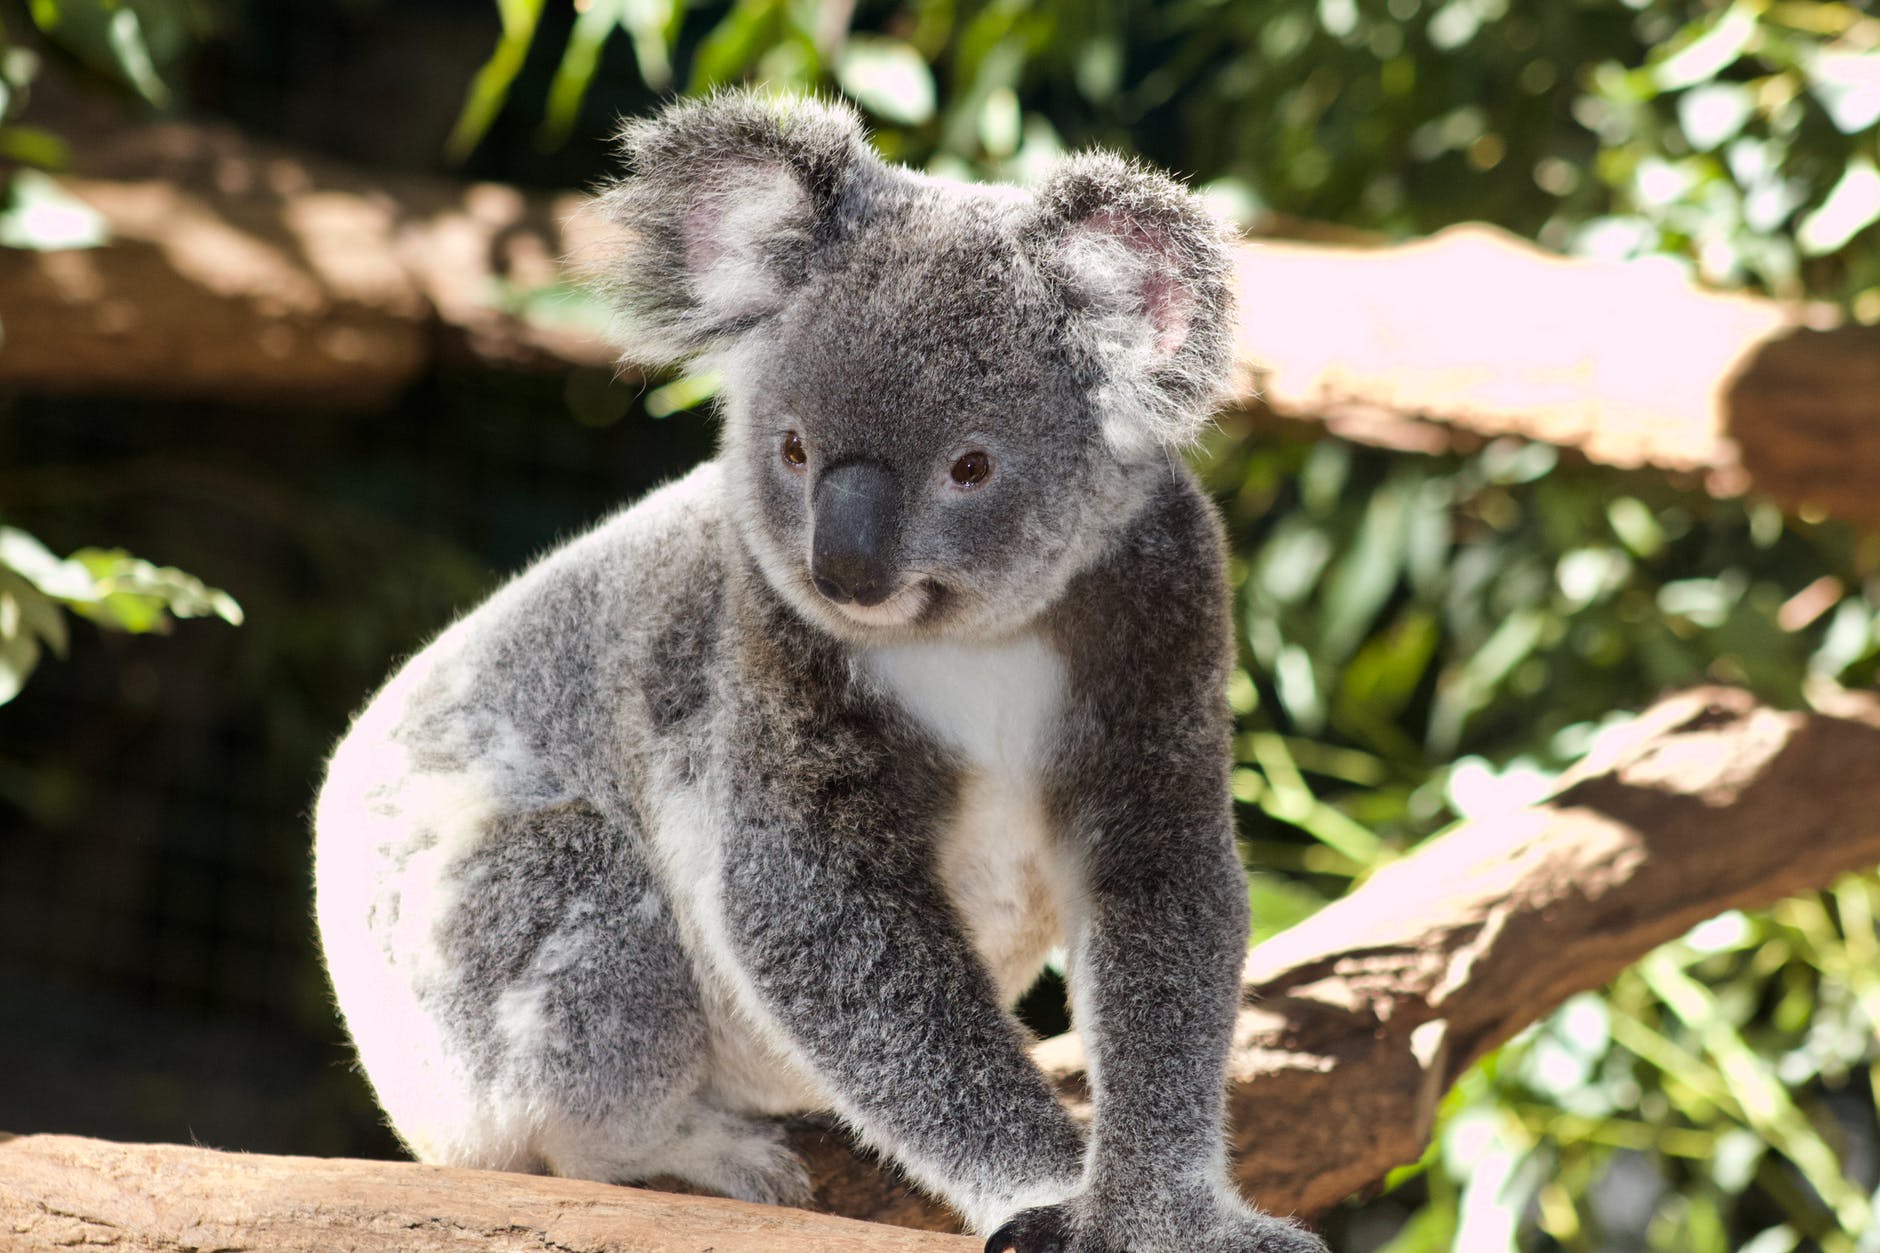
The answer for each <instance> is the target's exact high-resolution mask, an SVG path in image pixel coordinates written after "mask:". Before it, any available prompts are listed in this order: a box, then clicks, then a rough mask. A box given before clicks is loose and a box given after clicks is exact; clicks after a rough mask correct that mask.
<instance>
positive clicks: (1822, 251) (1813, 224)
mask: <svg viewBox="0 0 1880 1253" xmlns="http://www.w3.org/2000/svg"><path fill="white" fill-rule="evenodd" d="M1876 220H1880V170H1877V169H1875V168H1874V163H1873V162H1872V161H1871V160H1870V159H1868V158H1866V157H1856V158H1854V159H1853V160H1852V161H1849V162H1848V163H1847V170H1846V172H1845V173H1843V174H1842V175H1841V181H1840V182H1838V183H1836V184H1835V185H1834V190H1833V191H1830V192H1829V193H1828V198H1827V199H1826V200H1824V201H1822V202H1821V204H1820V205H1819V206H1818V207H1817V208H1816V209H1815V210H1814V212H1812V213H1810V214H1809V215H1808V216H1807V217H1805V218H1803V219H1802V222H1801V226H1800V227H1799V229H1798V230H1797V231H1796V236H1795V239H1796V243H1797V244H1799V245H1800V247H1801V250H1802V252H1803V253H1804V254H1805V255H1807V256H1811V257H1819V256H1825V255H1826V254H1828V253H1831V252H1839V251H1840V250H1841V249H1842V248H1843V247H1845V246H1846V245H1847V243H1848V241H1849V240H1851V239H1853V238H1854V236H1856V235H1858V234H1860V233H1861V232H1862V231H1863V230H1865V229H1867V227H1869V226H1871V225H1872V224H1873V223H1874V222H1875V221H1876Z"/></svg>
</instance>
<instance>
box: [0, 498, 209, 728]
mask: <svg viewBox="0 0 1880 1253" xmlns="http://www.w3.org/2000/svg"><path fill="white" fill-rule="evenodd" d="M61 609H65V610H70V611H71V612H73V613H75V614H77V615H79V616H80V617H82V618H87V619H90V620H91V621H92V622H95V623H97V624H98V625H99V626H101V627H106V628H108V629H110V630H114V631H129V632H132V633H135V634H146V633H150V632H164V631H168V630H169V629H170V627H171V625H172V619H173V618H200V617H205V616H209V615H214V616H215V617H218V618H221V619H222V620H223V621H224V622H228V623H232V624H234V625H238V626H239V625H240V624H241V620H242V610H241V606H240V605H238V604H236V603H235V598H234V597H232V596H230V595H229V594H228V593H227V592H224V591H221V590H219V589H217V588H213V587H209V586H207V585H206V584H204V583H203V582H202V580H200V579H198V578H195V577H194V576H192V575H188V574H185V573H183V572H182V571H181V570H177V569H174V568H172V567H169V566H155V565H152V564H151V563H150V562H148V561H143V560H140V559H139V558H136V557H133V556H131V555H130V554H129V553H127V552H125V551H124V550H122V549H117V548H81V549H79V550H78V551H77V552H75V553H73V554H72V555H71V556H69V557H66V558H64V559H60V558H59V557H56V556H54V555H53V554H52V553H51V552H50V551H49V550H47V548H46V547H45V545H43V544H41V543H40V542H39V541H38V540H36V539H34V538H33V537H32V536H30V535H28V534H27V533H26V532H25V531H22V530H19V529H18V528H16V527H9V526H0V705H3V704H5V703H6V702H8V701H10V700H12V699H13V698H14V697H15V696H17V695H19V691H20V688H21V687H22V686H23V685H24V684H25V682H26V678H27V676H28V675H30V674H31V673H32V672H33V668H34V667H35V666H36V665H38V664H39V659H40V656H41V653H42V651H43V650H46V649H50V650H51V651H52V653H53V654H54V655H55V656H61V657H62V656H64V655H65V649H66V641H67V632H66V625H65V619H64V617H63V616H62V615H61V612H60V611H61Z"/></svg>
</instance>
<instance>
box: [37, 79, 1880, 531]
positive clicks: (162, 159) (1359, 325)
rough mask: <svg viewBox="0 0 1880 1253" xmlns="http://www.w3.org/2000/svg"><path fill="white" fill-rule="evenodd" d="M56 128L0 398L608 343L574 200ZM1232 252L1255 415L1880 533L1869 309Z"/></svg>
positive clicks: (329, 398) (249, 145) (1429, 251)
mask: <svg viewBox="0 0 1880 1253" xmlns="http://www.w3.org/2000/svg"><path fill="white" fill-rule="evenodd" d="M55 125H57V121H56V119H55ZM64 129H66V130H68V131H70V132H72V133H79V132H81V131H83V132H85V133H88V134H90V135H92V136H94V138H91V139H88V140H87V142H86V143H85V144H82V145H80V146H79V160H80V162H81V164H80V166H79V167H78V168H77V169H76V170H74V171H73V173H72V175H71V176H70V177H68V178H67V179H66V186H67V187H68V189H69V190H71V191H72V192H73V193H74V194H76V195H77V196H78V197H79V198H80V199H81V200H84V201H85V202H87V203H89V204H90V205H92V206H93V207H95V208H96V209H97V210H98V211H99V212H100V213H101V214H103V216H104V218H105V219H106V221H107V223H108V224H109V227H110V229H111V232H112V236H113V242H112V243H110V244H108V245H106V246H105V247H103V248H99V249H94V250H89V251H66V252H53V253H29V252H9V251H6V250H0V327H3V328H4V332H5V337H6V338H5V342H4V347H0V387H13V388H25V389H30V390H37V391H50V392H74V391H76V392H99V391H105V392H111V391H116V392H129V393H135V394H141V395H149V394H157V395H170V396H177V397H183V398H200V399H215V400H231V399H262V400H273V401H287V402H293V403H298V404H301V405H316V406H320V407H338V406H376V405H382V404H384V403H385V402H386V401H387V400H388V399H389V398H390V397H392V396H394V395H395V394H397V392H399V391H400V390H401V389H402V388H404V387H406V386H408V385H410V384H411V383H413V382H415V381H416V380H417V379H418V378H420V377H422V376H423V375H424V374H425V372H427V371H429V370H431V369H434V368H435V367H436V366H437V364H438V363H439V361H440V360H445V361H448V360H461V359H467V360H470V361H473V362H481V363H486V364H490V365H496V366H531V365H533V366H548V367H562V366H565V365H567V364H570V363H573V364H579V365H589V366H606V365H607V364H608V363H609V362H610V361H611V360H612V355H613V354H612V352H611V350H610V349H609V347H608V346H607V345H606V343H604V342H603V339H602V337H601V336H600V334H599V333H598V324H597V323H596V322H595V320H594V315H593V311H592V308H591V306H590V307H588V308H586V309H585V310H583V308H582V306H580V305H579V304H578V303H577V304H568V305H563V306H561V312H559V313H557V312H555V306H554V305H553V303H552V302H549V303H548V306H547V311H546V312H544V304H543V302H542V301H540V300H539V299H536V298H532V297H530V296H529V295H528V293H531V292H540V291H541V290H542V289H544V288H547V287H549V286H550V285H552V284H555V283H557V282H559V281H564V264H563V263H564V262H565V261H566V260H567V259H569V258H580V257H583V256H591V255H593V254H594V253H595V252H596V250H597V249H599V248H600V247H602V246H603V240H604V234H605V232H604V229H603V227H602V226H601V224H600V223H598V222H597V221H595V220H593V219H592V218H589V217H585V216H583V215H582V213H581V212H580V209H581V206H582V204H583V203H584V202H583V199H582V198H581V197H579V196H573V195H564V196H551V195H545V194H540V193H524V192H521V191H517V190H515V189H512V188H506V187H500V186H494V185H490V184H459V183H452V182H450V181H449V180H445V179H436V178H423V177H416V176H411V175H403V174H378V175H367V174H365V173H363V172H361V171H358V170H353V169H349V168H347V167H344V166H341V165H338V164H336V163H333V162H330V161H323V160H320V159H317V158H314V157H311V156H309V155H307V154H304V153H297V152H292V151H289V150H286V149H282V148H278V147H273V146H269V145H264V144H259V143H256V142H254V141H251V140H248V139H245V138H243V137H241V136H239V135H237V134H235V133H234V132H232V131H229V130H227V129H223V128H216V127H213V126H184V125H157V126H144V127H137V128H131V129H126V128H124V127H123V126H122V125H116V126H114V125H112V124H110V123H109V121H108V120H102V121H101V120H100V119H98V118H96V117H88V118H87V119H86V124H84V125H77V124H67V125H66V126H65V127H64ZM1237 264H1238V270H1239V281H1238V288H1239V293H1240V308H1241V327H1240V343H1241V352H1242V357H1243V360H1244V362H1245V364H1246V366H1247V369H1246V374H1245V377H1246V386H1245V388H1244V390H1243V394H1242V398H1241V404H1242V407H1243V408H1244V409H1246V410H1247V411H1248V412H1249V413H1251V414H1252V415H1254V416H1256V417H1260V418H1265V419H1269V420H1274V421H1280V422H1287V423H1294V424H1309V425H1311V426H1312V427H1315V428H1316V427H1321V426H1322V427H1324V428H1325V429H1329V430H1331V431H1333V432H1334V433H1336V434H1339V435H1342V436H1345V437H1347V438H1350V439H1354V440H1358V441H1360V442H1365V443H1372V444H1379V445H1383V446H1387V447H1398V448H1406V449H1418V450H1425V451H1430V450H1436V449H1441V448H1445V447H1449V446H1451V445H1453V444H1456V443H1458V442H1460V443H1463V444H1465V445H1466V444H1468V443H1471V442H1480V441H1482V440H1484V439H1490V438H1494V437H1498V436H1504V435H1505V436H1516V437H1521V438H1529V439H1539V440H1545V441H1548V442H1550V443H1554V444H1557V445H1560V446H1561V447H1563V448H1568V449H1572V450H1575V451H1576V452H1577V453H1579V454H1581V455H1584V456H1585V457H1586V458H1588V459H1589V460H1592V461H1595V462H1599V463H1602V464H1607V465H1615V466H1643V467H1651V468H1655V469H1659V470H1664V471H1668V472H1672V473H1674V474H1679V475H1683V476H1688V477H1689V478H1690V479H1691V481H1692V482H1694V483H1702V484H1703V485H1705V486H1707V487H1708V488H1710V489H1711V490H1713V491H1716V492H1720V493H1735V492H1739V491H1742V490H1745V489H1746V488H1750V487H1754V488H1756V489H1758V490H1760V491H1762V492H1764V493H1767V494H1768V495H1770V496H1772V497H1773V498H1775V499H1776V500H1777V501H1778V502H1780V503H1781V504H1783V505H1785V506H1788V507H1790V508H1794V509H1802V510H1806V509H1809V508H1815V509H1820V510H1823V511H1826V512H1833V513H1835V514H1837V515H1839V516H1842V517H1846V518H1848V519H1850V520H1853V521H1856V522H1861V523H1867V524H1874V523H1880V493H1872V492H1868V491H1866V490H1865V484H1866V483H1868V482H1870V481H1874V480H1875V479H1880V434H1876V432H1880V327H1859V326H1850V327H1836V326H1835V325H1834V322H1835V319H1834V317H1833V315H1832V314H1831V313H1830V312H1829V311H1826V310H1824V309H1821V308H1818V307H1812V306H1799V305H1787V304H1780V303H1777V302H1773V301H1768V300H1760V299H1755V298H1750V297H1744V296H1726V295H1718V294H1714V293H1708V292H1705V291H1702V290H1700V289H1698V288H1697V287H1695V286H1693V285H1692V284H1691V283H1690V282H1689V281H1688V280H1687V279H1686V278H1684V277H1683V276H1682V275H1681V274H1680V273H1679V272H1678V271H1677V270H1676V269H1675V268H1673V267H1672V266H1670V265H1669V264H1668V263H1663V262H1659V263H1635V264H1626V265H1619V264H1602V263H1596V262H1589V261H1571V260H1566V259H1563V258H1560V257H1554V256H1550V255H1548V254H1546V253H1544V252H1542V251H1541V250H1540V249H1538V248H1535V247H1534V246H1533V245H1531V244H1527V243H1524V242H1522V241H1520V240H1517V239H1515V238H1513V237H1512V236H1509V235H1506V234H1504V233H1502V232H1500V231H1497V230H1494V229H1492V228H1489V227H1482V226H1468V227H1459V228H1456V229H1453V230H1450V231H1445V232H1442V233H1440V234H1438V235H1436V236H1433V237H1431V238H1429V239H1426V240H1421V241H1417V242H1414V243H1409V244H1404V245H1400V246H1396V247H1363V246H1355V245H1340V244H1327V243H1312V244H1307V243H1280V242H1275V241H1267V242H1256V243H1252V244H1249V245H1247V246H1246V247H1244V248H1242V249H1241V251H1240V254H1239V257H1238V261H1237Z"/></svg>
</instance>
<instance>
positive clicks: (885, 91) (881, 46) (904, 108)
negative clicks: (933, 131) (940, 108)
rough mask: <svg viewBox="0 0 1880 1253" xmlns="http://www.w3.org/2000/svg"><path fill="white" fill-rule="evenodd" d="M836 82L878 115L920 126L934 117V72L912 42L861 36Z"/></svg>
mask: <svg viewBox="0 0 1880 1253" xmlns="http://www.w3.org/2000/svg"><path fill="white" fill-rule="evenodd" d="M836 81H837V82H839V83H841V84H842V90H843V91H845V92H847V93H848V94H849V95H850V96H851V97H853V98H854V100H855V101H856V103H858V104H860V105H861V106H862V107H863V108H865V109H867V110H868V111H869V112H871V113H873V114H874V115H875V116H877V117H882V118H886V119H887V120H889V121H891V122H899V123H900V124H901V125H903V126H919V125H920V124H921V123H923V122H926V121H927V120H928V119H930V118H932V117H933V114H934V85H933V71H932V70H930V69H928V68H927V63H926V62H925V61H924V60H922V59H921V55H920V53H919V52H918V51H916V50H915V49H914V47H913V46H912V45H910V44H906V43H903V42H901V41H900V40H898V39H883V38H879V37H874V36H863V35H858V36H855V37H854V38H852V39H850V40H849V42H848V46H847V47H845V48H844V49H843V51H842V59H841V61H839V62H838V63H837V65H836Z"/></svg>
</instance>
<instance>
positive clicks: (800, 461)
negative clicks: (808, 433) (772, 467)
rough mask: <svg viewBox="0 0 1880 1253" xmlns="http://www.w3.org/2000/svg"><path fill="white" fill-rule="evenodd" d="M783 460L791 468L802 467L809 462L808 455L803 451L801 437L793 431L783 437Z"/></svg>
mask: <svg viewBox="0 0 1880 1253" xmlns="http://www.w3.org/2000/svg"><path fill="white" fill-rule="evenodd" d="M783 459H784V461H786V462H788V463H789V464H790V465H792V466H798V467H800V466H803V465H806V464H807V463H808V462H809V453H807V452H805V451H804V449H803V437H802V436H801V435H798V434H797V433H796V432H795V431H788V432H786V433H785V434H784V437H783Z"/></svg>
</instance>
